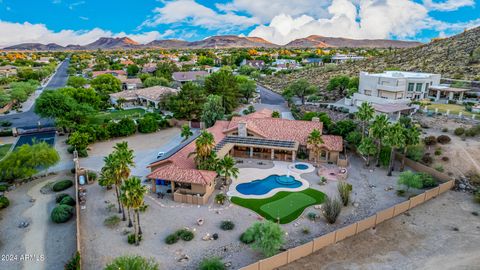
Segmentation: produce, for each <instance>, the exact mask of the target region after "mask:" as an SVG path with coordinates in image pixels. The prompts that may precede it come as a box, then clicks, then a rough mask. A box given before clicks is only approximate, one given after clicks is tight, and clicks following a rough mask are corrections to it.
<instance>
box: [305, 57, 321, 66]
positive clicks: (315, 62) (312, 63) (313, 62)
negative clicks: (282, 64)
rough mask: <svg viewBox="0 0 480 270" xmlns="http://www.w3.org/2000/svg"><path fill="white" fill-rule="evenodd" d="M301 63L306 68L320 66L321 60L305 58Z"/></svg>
mask: <svg viewBox="0 0 480 270" xmlns="http://www.w3.org/2000/svg"><path fill="white" fill-rule="evenodd" d="M302 63H303V64H304V65H306V66H321V65H322V64H323V59H322V58H305V59H303V61H302Z"/></svg>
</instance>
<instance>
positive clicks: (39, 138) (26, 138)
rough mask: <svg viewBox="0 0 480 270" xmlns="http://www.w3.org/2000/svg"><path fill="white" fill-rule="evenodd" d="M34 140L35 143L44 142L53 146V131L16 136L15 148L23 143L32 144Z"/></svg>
mask: <svg viewBox="0 0 480 270" xmlns="http://www.w3.org/2000/svg"><path fill="white" fill-rule="evenodd" d="M34 142H35V143H40V142H46V143H47V144H49V145H51V146H53V145H54V144H55V131H53V132H44V133H36V134H27V135H22V136H20V138H18V141H17V144H16V145H15V149H16V148H18V147H20V146H22V145H24V144H30V145H32V144H33V143H34Z"/></svg>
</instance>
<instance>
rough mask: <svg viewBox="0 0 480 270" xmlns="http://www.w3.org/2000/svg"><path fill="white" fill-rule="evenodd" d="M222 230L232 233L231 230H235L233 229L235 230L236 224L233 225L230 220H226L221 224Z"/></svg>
mask: <svg viewBox="0 0 480 270" xmlns="http://www.w3.org/2000/svg"><path fill="white" fill-rule="evenodd" d="M220 228H221V229H222V230H224V231H231V230H233V228H235V223H233V222H232V221H230V220H224V221H222V223H221V224H220Z"/></svg>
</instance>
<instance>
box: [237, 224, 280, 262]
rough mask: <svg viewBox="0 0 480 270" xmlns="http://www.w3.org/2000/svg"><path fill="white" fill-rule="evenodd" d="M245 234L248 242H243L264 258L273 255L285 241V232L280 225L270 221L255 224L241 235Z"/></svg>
mask: <svg viewBox="0 0 480 270" xmlns="http://www.w3.org/2000/svg"><path fill="white" fill-rule="evenodd" d="M245 234H247V235H248V238H249V239H245V240H248V241H245V242H249V243H251V245H252V248H253V249H255V250H258V251H260V252H261V253H263V255H265V256H266V257H270V256H272V255H275V254H276V253H277V252H278V250H279V249H280V248H281V247H282V245H283V243H284V241H285V239H284V237H285V232H284V231H283V230H282V228H281V227H280V225H278V224H276V223H273V222H271V221H265V222H255V223H254V224H253V225H252V226H251V227H250V228H248V229H247V231H245V233H244V234H243V235H245ZM243 235H242V237H243ZM242 242H244V241H243V240H242ZM245 242H244V243H245Z"/></svg>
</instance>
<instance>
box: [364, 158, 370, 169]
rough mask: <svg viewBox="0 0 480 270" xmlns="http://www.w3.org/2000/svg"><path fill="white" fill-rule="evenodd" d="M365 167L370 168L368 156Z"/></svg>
mask: <svg viewBox="0 0 480 270" xmlns="http://www.w3.org/2000/svg"><path fill="white" fill-rule="evenodd" d="M365 166H367V168H368V167H370V155H368V156H367V163H366V164H365Z"/></svg>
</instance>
